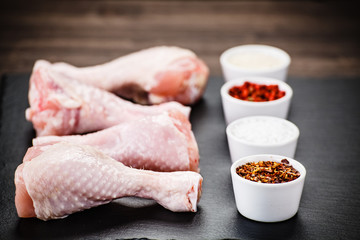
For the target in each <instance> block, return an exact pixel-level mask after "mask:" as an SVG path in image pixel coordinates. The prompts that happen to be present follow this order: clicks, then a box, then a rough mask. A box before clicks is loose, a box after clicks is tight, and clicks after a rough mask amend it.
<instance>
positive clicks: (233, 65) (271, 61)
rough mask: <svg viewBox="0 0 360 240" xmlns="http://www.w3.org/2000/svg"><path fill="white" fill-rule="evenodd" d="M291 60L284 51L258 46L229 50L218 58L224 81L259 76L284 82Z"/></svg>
mask: <svg viewBox="0 0 360 240" xmlns="http://www.w3.org/2000/svg"><path fill="white" fill-rule="evenodd" d="M290 62H291V59H290V56H289V54H287V53H286V52H285V51H284V50H281V49H279V48H276V47H272V46H268V45H260V44H249V45H241V46H237V47H233V48H230V49H228V50H226V51H225V52H223V53H222V54H221V56H220V65H221V67H222V71H223V74H224V78H225V81H231V80H233V79H237V78H239V77H246V76H259V77H270V78H276V79H279V80H281V81H286V78H287V73H288V68H289V65H290Z"/></svg>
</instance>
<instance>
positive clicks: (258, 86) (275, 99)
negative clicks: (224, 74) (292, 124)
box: [220, 77, 293, 124]
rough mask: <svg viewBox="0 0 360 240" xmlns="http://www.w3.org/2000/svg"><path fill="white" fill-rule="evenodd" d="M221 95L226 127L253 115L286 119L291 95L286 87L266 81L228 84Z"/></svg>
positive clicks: (270, 80) (244, 81) (281, 83)
mask: <svg viewBox="0 0 360 240" xmlns="http://www.w3.org/2000/svg"><path fill="white" fill-rule="evenodd" d="M220 93H221V99H222V105H223V110H224V115H225V120H226V123H227V124H229V123H231V122H233V121H234V120H236V119H239V118H242V117H247V116H254V115H265V116H273V117H279V118H286V117H287V114H288V111H289V107H290V102H291V99H292V95H293V91H292V88H291V87H290V86H289V85H288V84H287V83H285V82H283V81H280V80H278V79H274V78H265V77H245V78H239V79H235V80H231V81H228V82H226V83H225V84H224V85H223V86H222V87H221V90H220Z"/></svg>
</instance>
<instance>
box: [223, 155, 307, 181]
mask: <svg viewBox="0 0 360 240" xmlns="http://www.w3.org/2000/svg"><path fill="white" fill-rule="evenodd" d="M265 156H266V157H269V158H274V159H270V160H269V161H275V162H280V161H281V160H277V159H284V158H286V159H287V160H288V161H289V162H290V165H291V166H293V167H294V168H295V169H296V170H297V171H299V172H300V177H298V178H297V179H295V180H292V181H290V182H285V183H274V184H268V183H259V182H254V181H251V180H248V179H244V178H242V177H240V176H239V175H238V174H237V173H236V168H237V167H239V166H241V165H243V164H245V163H248V162H257V161H254V160H249V158H256V157H265ZM259 161H260V160H259ZM294 163H295V165H297V167H295V166H294ZM230 174H231V175H232V178H233V179H234V177H235V180H237V181H240V182H241V183H243V184H250V185H252V186H254V187H264V188H281V187H285V186H291V185H295V184H298V183H299V182H301V181H304V180H305V176H306V168H305V167H304V165H303V164H301V163H300V162H299V161H297V160H295V159H293V158H289V157H286V156H282V155H276V154H256V155H249V156H246V157H242V158H240V159H238V160H236V161H235V162H234V163H233V164H232V165H231V167H230ZM233 184H234V183H233Z"/></svg>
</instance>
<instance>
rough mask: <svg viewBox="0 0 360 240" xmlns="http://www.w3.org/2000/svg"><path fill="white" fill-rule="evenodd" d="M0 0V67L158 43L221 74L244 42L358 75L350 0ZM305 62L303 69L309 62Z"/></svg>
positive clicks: (87, 60) (313, 71)
mask: <svg viewBox="0 0 360 240" xmlns="http://www.w3.org/2000/svg"><path fill="white" fill-rule="evenodd" d="M36 3H37V4H28V3H27V2H21V1H20V2H2V3H1V5H0V22H1V25H0V36H1V38H0V55H1V56H2V57H1V58H0V73H5V72H29V71H31V68H32V65H33V63H34V61H35V60H36V59H38V58H44V59H48V60H50V61H66V62H69V63H72V64H75V65H77V66H87V65H92V64H98V63H101V62H104V61H108V60H111V59H113V58H116V57H118V56H122V55H124V54H127V53H130V52H133V51H137V50H139V49H142V48H146V47H150V46H155V45H177V46H182V47H185V48H190V49H192V50H194V51H195V52H196V53H197V54H198V55H199V56H200V57H202V58H203V59H204V60H205V61H206V63H207V64H208V65H209V66H210V69H211V73H212V74H214V75H220V74H221V68H220V65H219V61H218V59H219V56H220V54H221V53H222V52H223V51H224V50H225V49H227V48H229V47H232V46H236V45H240V44H250V43H257V44H268V45H274V46H277V47H280V48H282V49H284V50H285V51H287V52H289V54H290V55H291V57H292V65H291V68H290V71H289V74H290V75H293V76H317V77H327V76H334V75H336V76H341V75H344V76H359V75H360V74H359V71H360V70H359V69H360V46H359V44H358V43H359V42H360V31H359V28H360V27H359V24H357V23H358V22H360V21H359V20H360V17H359V16H358V15H357V13H356V9H355V8H353V6H351V5H352V4H351V3H341V2H314V1H288V2H282V1H281V2H279V1H51V2H50V1H36ZM305 69H306V70H305Z"/></svg>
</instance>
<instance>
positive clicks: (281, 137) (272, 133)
mask: <svg viewBox="0 0 360 240" xmlns="http://www.w3.org/2000/svg"><path fill="white" fill-rule="evenodd" d="M230 131H231V133H232V134H233V135H234V136H235V137H236V138H238V139H239V140H242V141H245V142H248V143H253V144H264V145H266V144H281V143H285V142H288V141H290V140H291V139H294V138H295V137H296V135H298V134H299V132H298V129H297V128H296V126H294V125H293V124H292V123H291V122H289V121H286V120H284V119H279V118H274V117H265V116H259V117H247V118H243V119H241V120H239V121H238V122H237V123H236V124H234V125H233V126H232V128H231V129H230Z"/></svg>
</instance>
